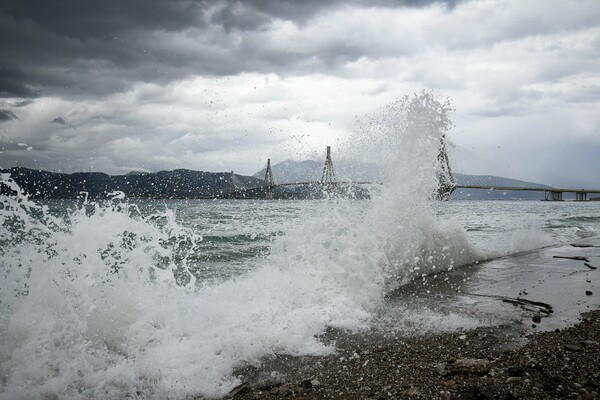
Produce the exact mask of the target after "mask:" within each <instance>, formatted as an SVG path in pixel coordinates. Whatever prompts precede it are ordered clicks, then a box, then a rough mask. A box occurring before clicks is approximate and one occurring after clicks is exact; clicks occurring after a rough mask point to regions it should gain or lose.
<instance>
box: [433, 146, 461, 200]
mask: <svg viewBox="0 0 600 400" xmlns="http://www.w3.org/2000/svg"><path fill="white" fill-rule="evenodd" d="M437 159H438V168H439V170H438V188H437V192H436V193H435V198H436V199H437V200H443V201H446V200H448V199H449V198H450V195H451V194H452V192H453V191H454V189H456V179H455V178H454V175H453V174H452V169H450V161H449V160H448V153H447V152H446V135H442V137H441V139H440V150H439V152H438V157H437Z"/></svg>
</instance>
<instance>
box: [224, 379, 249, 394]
mask: <svg viewBox="0 0 600 400" xmlns="http://www.w3.org/2000/svg"><path fill="white" fill-rule="evenodd" d="M249 390H250V386H249V385H248V384H247V383H246V382H244V383H242V384H240V385H237V386H236V387H234V388H233V389H231V392H229V397H235V396H237V395H238V394H244V393H247V392H248V391H249Z"/></svg>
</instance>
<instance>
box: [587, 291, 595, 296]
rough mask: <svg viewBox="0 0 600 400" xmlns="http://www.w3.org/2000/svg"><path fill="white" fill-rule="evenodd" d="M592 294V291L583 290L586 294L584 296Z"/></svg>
mask: <svg viewBox="0 0 600 400" xmlns="http://www.w3.org/2000/svg"><path fill="white" fill-rule="evenodd" d="M593 294H594V293H592V292H591V291H590V290H586V291H585V295H586V296H591V295H593Z"/></svg>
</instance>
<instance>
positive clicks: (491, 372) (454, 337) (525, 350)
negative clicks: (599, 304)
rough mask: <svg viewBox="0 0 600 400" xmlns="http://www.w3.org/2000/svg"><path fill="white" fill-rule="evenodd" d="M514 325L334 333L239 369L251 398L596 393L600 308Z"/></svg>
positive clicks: (242, 397) (239, 394)
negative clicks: (566, 319)
mask: <svg viewBox="0 0 600 400" xmlns="http://www.w3.org/2000/svg"><path fill="white" fill-rule="evenodd" d="M523 335H525V333H524V331H520V330H518V329H516V328H515V327H514V326H508V327H506V326H505V327H503V326H499V327H494V328H478V329H474V330H471V331H467V332H456V333H451V334H448V333H446V334H439V335H430V336H424V337H414V338H398V339H395V338H382V337H375V336H369V335H364V334H363V335H348V334H341V335H337V336H336V334H335V333H330V335H329V336H330V337H329V339H330V340H336V342H335V345H336V348H337V349H338V351H337V352H336V353H335V354H334V355H331V356H326V357H291V356H278V357H276V358H274V359H271V360H267V361H266V362H265V363H263V365H262V366H261V367H260V368H246V369H244V370H241V371H239V374H238V375H239V376H240V378H241V379H242V380H243V381H244V383H243V384H242V385H240V386H239V387H238V388H236V389H234V390H233V391H232V392H231V393H230V395H229V396H228V397H230V398H234V399H235V400H246V399H276V398H303V399H598V398H600V395H599V393H600V388H599V387H598V385H600V311H593V312H588V313H585V314H582V316H581V321H580V322H579V323H578V324H577V325H575V326H572V327H569V328H566V329H563V330H557V331H553V332H540V333H535V334H528V335H526V336H523Z"/></svg>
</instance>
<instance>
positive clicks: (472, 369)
mask: <svg viewBox="0 0 600 400" xmlns="http://www.w3.org/2000/svg"><path fill="white" fill-rule="evenodd" d="M490 368H491V366H490V362H489V361H488V360H486V359H483V358H459V359H458V360H456V361H455V362H454V363H452V364H449V365H448V366H447V370H448V372H449V373H450V374H475V375H485V374H486V373H487V372H488V371H489V370H490Z"/></svg>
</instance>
